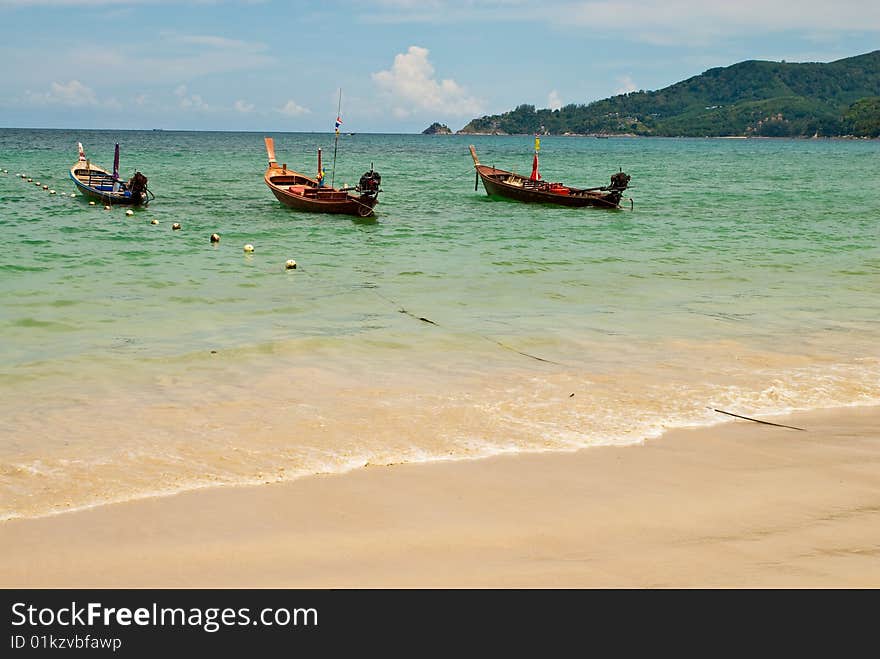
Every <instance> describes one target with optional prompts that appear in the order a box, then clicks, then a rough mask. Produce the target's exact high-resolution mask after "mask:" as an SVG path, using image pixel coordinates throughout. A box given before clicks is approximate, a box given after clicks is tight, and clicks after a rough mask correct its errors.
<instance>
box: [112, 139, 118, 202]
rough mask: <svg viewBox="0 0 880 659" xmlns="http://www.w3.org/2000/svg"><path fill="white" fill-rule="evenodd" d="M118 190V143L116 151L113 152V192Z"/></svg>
mask: <svg viewBox="0 0 880 659" xmlns="http://www.w3.org/2000/svg"><path fill="white" fill-rule="evenodd" d="M118 190H119V142H117V143H116V149H115V150H114V151H113V192H117V191H118Z"/></svg>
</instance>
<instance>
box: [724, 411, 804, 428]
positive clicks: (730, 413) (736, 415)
mask: <svg viewBox="0 0 880 659" xmlns="http://www.w3.org/2000/svg"><path fill="white" fill-rule="evenodd" d="M712 409H713V410H714V411H716V412H721V413H722V414H727V415H728V416H735V417H736V418H737V419H745V420H746V421H754V422H755V423H763V424H764V425H766V426H776V427H777V428H790V429H792V430H801V431H803V432H807V431H806V429H805V428H795V427H794V426H786V425H784V424H782V423H771V422H770V421H761V420H760V419H753V418H751V417H749V416H743V415H741V414H734V413H733V412H725V411H724V410H719V409H718V408H715V407H713V408H712Z"/></svg>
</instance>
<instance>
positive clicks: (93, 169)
mask: <svg viewBox="0 0 880 659" xmlns="http://www.w3.org/2000/svg"><path fill="white" fill-rule="evenodd" d="M77 148H78V150H79V158H78V160H77V161H76V162H75V163H74V164H73V167H71V168H70V178H71V180H72V181H73V183H74V185H76V187H77V189H78V190H79V191H80V192H82V193H83V195H84V196H86V197H88V198H89V199H94V200H95V201H101V202H103V203H105V204H111V205H112V204H124V205H128V206H146V205H147V204H148V203H150V200H151V199H155V198H156V196H155V195H154V194H153V193H152V192H150V189H149V188H148V187H147V177H146V176H144V175H143V174H141V173H140V172H137V171H136V172H135V173H134V176H132V177H131V178H130V179H129V180H128V181H127V182H126V181H123V180H121V179H120V178H119V144H117V145H116V149H115V152H114V155H113V172H112V173H111V172H108V171H107V170H106V169H104V168H103V167H99V166H98V165H96V164H94V163H93V162H91V161H90V160H89V159H88V158H86V154H85V151H84V150H83V145H82V143H81V142H77Z"/></svg>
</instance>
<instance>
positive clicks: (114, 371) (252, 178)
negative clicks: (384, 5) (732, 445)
mask: <svg viewBox="0 0 880 659" xmlns="http://www.w3.org/2000/svg"><path fill="white" fill-rule="evenodd" d="M262 137H263V136H262V135H261V134H254V133H185V132H174V131H162V132H153V131H145V132H138V131H122V132H111V131H60V130H59V131H54V130H52V131H50V130H11V129H7V130H0V168H2V169H8V172H9V173H8V174H0V237H2V241H3V251H2V253H0V337H2V345H0V386H2V388H3V391H4V394H5V395H4V396H3V402H2V403H0V412H2V418H3V420H2V421H0V516H2V515H4V514H5V516H16V515H22V514H25V515H29V514H43V513H45V512H47V511H52V510H58V509H64V507H65V506H67V507H71V506H73V507H76V506H79V505H90V504H92V503H96V502H101V501H106V500H118V499H123V498H127V497H132V496H141V495H143V494H145V493H148V492H161V491H173V490H177V489H185V488H188V487H196V486H203V485H208V484H216V483H227V482H252V481H259V480H262V479H264V478H265V477H266V475H267V474H268V473H270V472H271V473H272V474H273V476H272V478H282V477H283V478H287V477H291V475H306V474H309V473H316V472H319V471H334V470H341V469H347V468H351V467H356V466H359V465H362V464H364V463H365V462H381V463H388V462H395V461H406V460H420V459H425V460H430V459H441V458H442V459H449V458H457V457H474V456H478V455H484V454H492V453H496V452H499V451H517V450H544V449H551V450H552V449H560V448H565V449H567V448H578V447H585V446H590V445H593V444H597V443H632V442H636V441H642V440H644V439H645V438H646V437H651V436H655V435H656V434H657V433H658V432H660V431H662V430H663V429H665V428H668V427H673V426H677V425H687V424H698V423H709V422H713V420H717V419H713V417H712V415H711V413H709V414H707V413H706V408H707V403H710V402H712V401H715V402H717V401H719V400H721V401H725V403H726V404H735V405H739V409H740V411H743V412H746V413H748V412H755V411H758V412H762V413H773V412H781V411H786V410H789V409H809V408H812V407H821V406H833V405H847V404H871V403H877V402H880V359H878V357H880V355H878V350H877V348H876V346H877V345H880V341H878V338H880V323H878V316H877V312H876V310H877V292H878V288H880V286H878V284H880V229H878V222H877V220H878V218H880V194H878V190H880V143H878V142H876V141H871V142H863V141H830V140H697V139H693V140H690V139H688V140H685V139H607V140H595V139H588V138H562V137H558V138H545V139H544V140H542V152H541V153H542V168H541V169H542V174H543V176H544V178H545V179H548V180H561V181H564V182H566V183H569V184H571V185H584V186H587V185H589V186H592V185H602V184H605V183H607V181H608V178H609V177H610V175H611V174H612V173H613V172H615V171H617V170H618V168H623V169H624V170H625V171H626V172H627V173H629V174H630V175H631V176H632V182H631V186H632V189H631V190H630V191H629V194H630V195H631V196H632V198H633V200H634V210H633V211H629V210H625V211H606V210H599V209H566V208H557V207H548V206H532V205H524V204H518V203H514V202H509V201H504V200H494V199H490V198H488V197H486V195H485V194H484V192H483V190H482V188H480V189H479V191H477V192H475V191H474V173H473V167H472V164H471V160H470V156H469V154H468V151H467V146H468V144H470V143H473V144H474V145H475V146H476V149H477V152H478V154H479V155H480V158H481V160H482V161H483V162H484V163H486V164H492V165H496V166H498V167H501V168H505V169H513V170H519V171H521V172H527V171H528V170H529V169H530V165H531V151H530V149H531V146H532V145H531V139H530V138H525V137H489V136H471V137H465V136H417V135H366V134H357V135H354V136H349V135H344V136H343V137H342V139H341V140H340V150H339V157H338V161H337V168H336V173H335V181H336V183H337V184H342V183H354V182H356V181H357V179H358V178H359V176H360V174H361V173H363V172H364V171H366V170H367V169H369V168H370V165H371V163H372V164H373V165H374V166H375V168H376V170H378V171H379V172H380V173H381V174H382V177H383V180H382V188H383V192H382V194H381V195H380V203H379V206H378V207H377V218H376V220H375V221H374V222H364V221H359V220H356V219H351V218H347V217H329V216H321V215H310V214H301V213H297V212H295V211H291V210H290V209H287V208H284V207H282V206H281V205H280V204H279V203H278V202H277V201H276V200H275V199H274V197H273V196H272V195H271V193H270V192H269V191H268V189H266V187H265V185H264V184H263V182H262V172H263V170H264V168H265V164H266V163H265V160H266V159H265V152H264V150H263V144H262ZM274 137H275V142H276V150H277V156H278V159H279V161H283V162H286V163H287V164H288V165H289V166H290V167H292V168H295V169H300V170H302V171H305V172H310V171H312V170H313V169H314V166H315V150H316V148H317V147H319V146H321V147H323V148H324V149H325V154H326V153H328V151H329V152H331V153H332V136H330V135H312V134H276V135H274ZM77 141H81V142H83V144H84V146H85V149H86V153H87V154H88V155H89V156H90V157H91V158H92V159H93V160H94V161H95V162H96V163H98V164H102V165H104V166H107V165H109V164H110V163H112V154H113V144H114V143H115V142H116V141H119V142H120V144H121V146H122V167H121V170H122V174H123V175H125V176H128V175H130V174H131V173H133V171H134V169H135V168H137V169H139V170H140V171H142V172H144V173H145V174H146V175H147V176H148V177H149V181H150V183H149V184H150V188H151V189H152V190H153V191H154V193H155V194H156V196H157V198H156V200H155V201H154V202H153V203H152V204H151V205H150V206H149V207H148V208H146V209H137V210H135V213H134V216H132V217H127V216H126V215H124V210H123V209H121V208H114V209H112V210H111V211H105V210H103V208H101V207H100V206H98V207H95V206H89V205H88V204H87V202H85V201H83V199H82V198H81V197H77V198H71V197H70V193H71V192H73V185H72V183H71V182H70V181H69V180H68V179H67V171H68V169H69V167H70V165H71V164H72V163H73V161H74V160H75V158H76V142H77ZM20 173H24V174H27V175H28V176H31V177H33V178H34V179H35V180H39V181H41V183H44V184H47V185H49V186H50V187H51V188H53V189H55V190H56V192H57V194H56V195H49V194H48V193H47V192H46V191H43V190H42V189H40V188H37V187H36V186H35V185H33V184H28V183H27V182H25V181H23V180H22V179H21V178H19V177H18V174H20ZM328 175H329V168H328ZM152 219H156V220H158V221H159V224H158V225H152V224H150V220H152ZM174 222H179V223H181V225H182V227H183V228H182V229H181V230H180V231H172V230H171V224H172V223H174ZM214 232H217V233H219V234H221V241H220V243H219V244H218V245H212V244H211V243H210V241H209V236H210V234H211V233H214ZM245 243H250V244H253V245H254V247H255V252H254V253H253V254H252V255H247V254H245V253H244V252H243V251H242V246H243V245H244V244H245ZM290 258H293V259H296V261H297V262H298V264H299V267H298V268H297V269H296V270H285V268H284V263H285V261H286V260H287V259H290ZM401 310H405V311H406V312H408V313H400V311H401ZM419 317H424V318H428V319H430V320H432V321H434V323H435V324H434V325H430V324H428V323H425V322H422V321H419V320H418V318H419ZM212 351H214V352H212ZM522 353H526V355H523V354H522ZM528 355H533V356H537V357H541V358H542V359H545V360H548V361H547V362H539V361H537V360H534V359H531V358H530V357H529V356H528ZM551 362H552V363H551ZM579 387H580V389H579ZM569 390H571V391H569ZM575 391H577V393H578V395H577V396H575V397H573V398H570V400H567V402H566V405H568V406H569V407H568V408H566V409H565V411H564V412H560V411H559V410H556V411H554V412H552V413H551V412H550V411H549V408H550V407H552V405H555V404H556V402H558V400H561V399H568V398H569V396H568V393H574V392H575ZM245 401H246V402H245ZM671 402H674V404H671ZM551 403H552V405H551ZM554 409H555V408H554ZM231 410H238V412H237V413H233V412H232V411H231ZM245 417H247V418H248V419H250V421H249V422H247V423H246V422H245V420H244V419H245ZM170 419H174V420H175V422H174V423H172V422H171V421H170ZM413 419H417V420H419V423H417V424H415V425H414V423H413ZM419 424H420V425H419ZM244 428H250V429H253V430H252V431H249V430H244ZM233 449H236V450H235V453H237V454H238V456H237V457H236V458H235V460H231V461H230V459H229V458H228V456H229V455H230V454H231V453H232V452H233ZM245 453H246V455H245ZM223 456H226V457H223ZM221 457H223V459H221ZM279 469H281V471H280V472H279V471H278V470H279ZM4 511H5V513H4Z"/></svg>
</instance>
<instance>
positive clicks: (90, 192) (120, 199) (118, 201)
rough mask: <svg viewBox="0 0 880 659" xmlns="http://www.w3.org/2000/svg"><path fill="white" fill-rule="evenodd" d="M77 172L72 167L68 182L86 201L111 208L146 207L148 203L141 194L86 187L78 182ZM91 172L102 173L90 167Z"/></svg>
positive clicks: (145, 197)
mask: <svg viewBox="0 0 880 659" xmlns="http://www.w3.org/2000/svg"><path fill="white" fill-rule="evenodd" d="M77 171H78V168H77V166H76V165H74V167H72V168H71V170H70V180H71V181H73V184H74V185H75V186H76V189H77V190H79V191H80V193H82V195H83V196H84V197H86V198H87V199H91V200H93V201H100V202H101V203H103V204H107V205H111V206H117V205H122V206H146V205H147V203H149V198H148V197H147V195H146V194H143V193H141V194H131V195H126V194H125V193H121V192H113V191H112V190H101V189H100V188H99V187H98V186H90V185H87V184H86V183H83V182H82V181H81V180H79V178H78V177H77ZM92 171H94V172H103V170H98V169H96V168H95V167H92ZM103 173H106V172H103ZM107 176H108V177H109V176H110V175H109V174H107Z"/></svg>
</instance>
